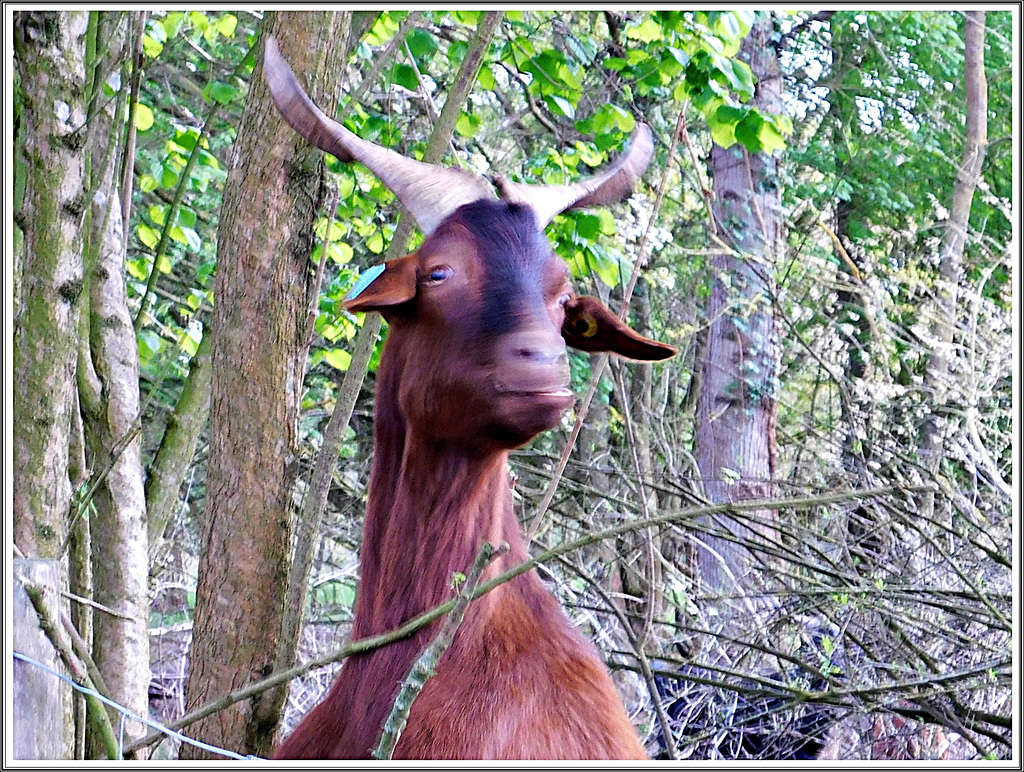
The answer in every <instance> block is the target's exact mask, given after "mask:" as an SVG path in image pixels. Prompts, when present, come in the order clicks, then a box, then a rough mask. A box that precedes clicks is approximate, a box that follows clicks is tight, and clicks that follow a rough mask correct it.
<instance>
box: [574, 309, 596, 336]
mask: <svg viewBox="0 0 1024 772" xmlns="http://www.w3.org/2000/svg"><path fill="white" fill-rule="evenodd" d="M579 322H583V324H584V325H586V329H580V324H579ZM575 326H576V330H575V332H576V334H577V335H579V336H580V337H581V338H593V337H594V336H595V335H597V319H595V318H594V317H593V316H591V315H590V314H588V313H586V312H584V313H582V314H580V316H579V319H578V320H577V323H576V325H575Z"/></svg>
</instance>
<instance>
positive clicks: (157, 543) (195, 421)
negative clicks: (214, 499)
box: [146, 329, 213, 558]
mask: <svg viewBox="0 0 1024 772" xmlns="http://www.w3.org/2000/svg"><path fill="white" fill-rule="evenodd" d="M212 340H213V333H212V332H211V331H210V330H209V329H207V330H205V331H204V332H203V339H202V341H200V343H199V348H198V349H197V350H196V353H195V356H193V357H192V362H191V363H190V365H189V372H188V378H187V379H186V380H185V385H184V387H183V388H182V390H181V394H180V395H179V396H178V402H177V404H176V405H175V406H174V412H173V413H172V414H171V417H170V418H169V419H168V421H167V428H166V429H165V430H164V436H163V439H162V440H161V441H160V448H159V450H157V452H156V456H155V457H154V459H153V463H152V464H151V465H150V468H149V478H148V479H147V480H146V510H147V511H148V513H149V523H148V526H149V527H148V532H149V550H150V554H151V555H152V556H153V557H154V558H158V557H159V555H160V554H161V553H162V552H163V547H162V545H163V538H164V530H165V529H166V528H167V524H168V522H170V520H171V517H172V516H173V514H174V510H175V507H176V506H177V505H178V494H179V492H180V490H181V484H182V482H184V480H185V477H186V475H187V474H188V470H189V467H190V466H191V464H192V458H193V456H194V455H195V452H196V445H197V443H198V442H199V437H200V435H201V434H202V432H203V428H204V427H205V426H206V419H207V418H208V417H209V414H210V389H211V385H212V383H213V377H212V373H211V366H210V349H211V346H212V343H211V341H212Z"/></svg>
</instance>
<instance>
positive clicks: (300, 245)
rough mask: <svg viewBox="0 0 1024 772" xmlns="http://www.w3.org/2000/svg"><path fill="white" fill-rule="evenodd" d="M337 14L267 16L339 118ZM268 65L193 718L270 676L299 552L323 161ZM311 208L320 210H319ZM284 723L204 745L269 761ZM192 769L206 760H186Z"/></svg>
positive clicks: (235, 299) (256, 97) (246, 220)
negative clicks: (293, 473)
mask: <svg viewBox="0 0 1024 772" xmlns="http://www.w3.org/2000/svg"><path fill="white" fill-rule="evenodd" d="M341 23H342V16H341V15H340V14H338V13H330V12H315V13H314V12H305V11H296V12H278V13H273V14H268V16H267V17H266V19H265V21H264V28H263V33H262V34H263V35H267V34H271V33H273V34H275V35H276V36H277V38H278V40H279V41H280V44H281V47H282V49H283V53H284V55H285V56H286V57H287V59H288V60H289V61H290V62H291V63H292V65H293V67H294V69H295V71H296V72H297V73H299V76H300V77H301V78H303V79H304V80H305V82H306V85H307V90H308V91H309V93H310V96H311V97H312V98H313V99H314V100H316V101H317V102H318V103H320V104H324V105H332V104H336V103H337V100H338V97H339V93H338V84H339V75H340V73H341V71H342V68H343V66H344V61H343V60H342V59H341V57H339V56H338V47H339V46H341V45H343V42H344V41H343V39H342V38H340V37H339V35H338V34H337V33H338V30H339V29H340V27H341ZM262 72H263V69H262V48H261V49H260V50H259V51H258V52H257V56H256V67H255V69H254V71H253V76H252V81H251V84H250V90H249V96H248V99H247V101H246V106H245V111H244V114H243V116H242V122H241V125H240V128H239V132H238V137H237V139H236V141H235V153H234V162H233V163H232V166H231V169H230V172H229V176H228V182H227V185H226V187H225V194H224V203H223V208H222V217H221V222H220V227H219V229H218V233H219V237H218V268H217V278H216V282H215V288H214V292H215V295H216V298H217V303H216V307H215V309H214V318H213V332H214V338H213V341H212V373H213V388H212V391H211V402H210V428H209V434H210V466H209V472H208V478H207V491H208V493H207V511H206V517H205V518H204V523H203V534H202V540H201V553H200V565H199V583H198V587H197V590H196V609H195V620H194V623H193V642H192V651H191V660H190V669H189V677H188V684H187V688H186V708H187V709H188V710H191V709H193V708H195V707H196V706H198V705H201V704H203V703H206V702H208V701H209V700H211V699H212V698H215V697H219V696H221V695H223V694H227V693H228V692H230V691H232V689H234V688H236V687H237V686H239V685H241V684H243V683H248V682H249V681H253V680H257V679H258V678H260V677H262V676H265V675H266V674H267V673H269V672H270V669H271V668H272V666H273V662H274V655H275V652H276V650H277V646H278V639H279V636H280V629H281V614H282V610H283V605H284V588H285V577H286V573H287V559H288V551H289V520H290V506H291V480H290V475H289V473H288V471H287V470H288V468H289V466H290V464H291V462H292V460H293V457H294V447H295V427H296V422H297V420H298V411H299V400H300V397H301V394H302V383H301V377H302V374H303V373H304V371H305V367H304V362H301V361H299V357H300V352H302V351H304V347H303V343H304V340H303V339H304V336H305V322H306V310H307V308H308V307H309V298H308V293H309V292H310V290H311V286H312V280H311V274H310V263H309V258H310V253H311V250H312V247H313V244H314V233H313V226H314V222H315V217H316V211H317V205H316V204H317V202H321V201H322V199H323V196H324V174H325V172H324V163H323V154H322V153H320V151H319V150H316V149H314V148H311V147H310V146H309V145H308V144H306V143H305V142H304V141H303V140H302V139H301V138H300V137H298V135H296V134H295V132H293V131H291V130H290V129H289V128H288V126H287V125H286V124H285V123H284V121H283V119H282V118H281V117H280V116H279V115H278V113H277V110H276V109H275V107H274V105H273V102H272V100H271V98H270V94H269V92H268V90H267V87H266V83H265V82H264V80H263V76H262ZM311 202H313V205H312V206H311V205H310V204H311ZM267 713H273V711H262V712H261V711H260V708H259V705H258V704H255V701H246V702H243V703H239V704H236V705H234V706H232V707H231V708H229V709H227V710H225V711H222V712H220V713H218V714H217V715H214V716H211V717H210V718H208V719H205V720H203V721H201V722H199V723H197V724H196V725H195V727H194V734H193V736H194V737H196V738H197V739H200V740H202V741H204V742H207V743H211V744H213V745H218V746H221V747H225V748H229V749H231V750H234V751H237V752H240V753H245V754H255V755H266V754H267V753H268V752H269V750H270V747H271V744H272V741H273V735H274V732H275V730H276V727H277V716H276V715H266V714H267ZM181 755H182V757H183V758H206V757H207V756H208V755H207V754H206V752H204V751H200V750H198V749H194V748H190V747H189V748H183V749H182V753H181Z"/></svg>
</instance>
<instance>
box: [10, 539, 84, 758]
mask: <svg viewBox="0 0 1024 772" xmlns="http://www.w3.org/2000/svg"><path fill="white" fill-rule="evenodd" d="M26 586H35V587H42V588H43V593H44V597H45V598H46V602H47V604H48V605H49V607H50V608H52V609H55V610H56V609H58V608H60V596H59V595H58V589H59V587H60V564H59V562H58V561H56V560H37V559H17V560H15V561H14V587H13V588H12V589H13V595H14V608H13V614H14V618H13V622H14V630H13V647H14V651H16V652H18V653H19V654H23V655H25V656H26V657H30V658H32V659H34V660H36V661H37V662H41V663H42V664H44V665H46V666H47V667H48V668H50V669H51V670H54V671H56V672H58V673H64V672H65V671H64V667H63V665H62V664H61V663H60V659H59V657H58V656H57V652H56V650H55V649H54V648H53V644H51V643H50V640H49V639H48V638H47V637H46V635H45V634H44V633H43V631H42V629H40V626H39V617H38V616H36V611H35V608H33V606H32V601H31V600H29V597H28V593H26V592H25V587H26ZM13 675H14V678H13V684H14V689H13V695H14V699H13V703H14V710H13V713H14V715H13V718H14V720H13V725H14V743H13V754H12V755H13V758H15V759H70V758H71V756H72V754H71V749H72V728H73V727H72V722H71V720H70V717H71V711H70V707H71V699H72V695H71V687H70V686H69V685H68V684H67V683H65V682H64V681H61V680H60V679H58V678H57V677H56V676H54V675H52V674H51V673H47V672H46V671H45V670H41V669H40V668H38V667H36V666H35V665H33V664H30V663H28V662H25V661H23V660H20V659H18V658H17V657H15V658H14V668H13Z"/></svg>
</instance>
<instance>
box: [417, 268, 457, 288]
mask: <svg viewBox="0 0 1024 772" xmlns="http://www.w3.org/2000/svg"><path fill="white" fill-rule="evenodd" d="M451 275H452V269H451V268H449V267H448V266H447V265H439V266H438V267H437V268H433V269H431V271H430V273H428V274H427V276H426V278H425V279H424V282H425V283H426V284H440V283H441V282H443V281H444V280H445V279H447V278H448V277H449V276H451Z"/></svg>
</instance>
